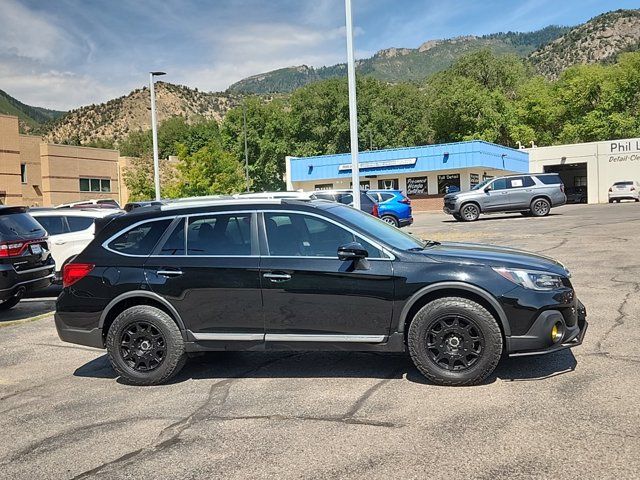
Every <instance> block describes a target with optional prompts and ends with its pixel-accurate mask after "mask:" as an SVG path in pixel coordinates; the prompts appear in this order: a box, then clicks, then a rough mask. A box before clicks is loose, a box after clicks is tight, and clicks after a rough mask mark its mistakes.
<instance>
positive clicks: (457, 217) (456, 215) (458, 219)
mask: <svg viewBox="0 0 640 480" xmlns="http://www.w3.org/2000/svg"><path fill="white" fill-rule="evenodd" d="M453 218H455V219H456V220H457V221H459V222H461V221H462V216H461V215H460V214H459V213H454V214H453Z"/></svg>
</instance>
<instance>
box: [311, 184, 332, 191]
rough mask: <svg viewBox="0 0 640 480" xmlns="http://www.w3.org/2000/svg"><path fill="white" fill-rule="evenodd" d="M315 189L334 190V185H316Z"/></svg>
mask: <svg viewBox="0 0 640 480" xmlns="http://www.w3.org/2000/svg"><path fill="white" fill-rule="evenodd" d="M313 189H314V190H332V189H333V183H321V184H319V185H314V186H313Z"/></svg>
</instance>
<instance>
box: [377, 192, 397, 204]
mask: <svg viewBox="0 0 640 480" xmlns="http://www.w3.org/2000/svg"><path fill="white" fill-rule="evenodd" d="M380 197H381V198H382V200H381V201H382V202H386V201H387V200H391V199H392V198H394V197H395V195H394V194H393V193H381V194H380Z"/></svg>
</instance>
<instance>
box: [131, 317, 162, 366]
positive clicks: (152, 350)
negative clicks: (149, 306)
mask: <svg viewBox="0 0 640 480" xmlns="http://www.w3.org/2000/svg"><path fill="white" fill-rule="evenodd" d="M120 354H121V355H122V359H123V360H124V361H125V362H126V363H127V365H129V367H131V368H132V369H134V370H136V371H138V372H149V371H151V370H154V369H156V368H158V367H159V366H160V365H161V364H162V362H163V361H164V359H165V358H166V356H167V343H166V341H165V339H164V336H163V335H162V332H160V330H158V329H157V328H156V327H154V326H153V325H152V324H150V323H148V322H135V323H132V324H130V325H128V326H127V328H126V329H124V330H123V332H122V334H121V335H120Z"/></svg>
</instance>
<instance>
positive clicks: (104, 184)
mask: <svg viewBox="0 0 640 480" xmlns="http://www.w3.org/2000/svg"><path fill="white" fill-rule="evenodd" d="M80 191H81V192H103V193H104V192H110V191H111V180H110V179H108V178H81V179H80Z"/></svg>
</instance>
